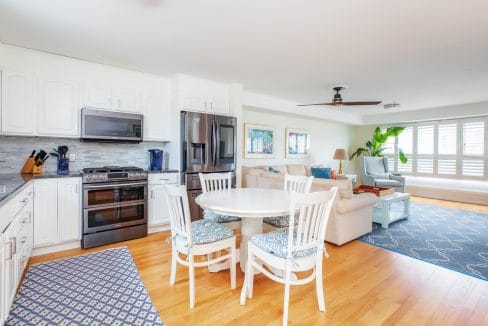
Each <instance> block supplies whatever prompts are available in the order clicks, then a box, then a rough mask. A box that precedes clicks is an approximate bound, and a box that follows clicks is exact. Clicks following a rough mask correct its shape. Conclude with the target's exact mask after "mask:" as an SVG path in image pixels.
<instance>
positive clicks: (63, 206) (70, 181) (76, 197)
mask: <svg viewBox="0 0 488 326" xmlns="http://www.w3.org/2000/svg"><path fill="white" fill-rule="evenodd" d="M57 216H58V241H59V242H64V241H76V240H80V239H81V179H80V178H62V179H58V215H57Z"/></svg>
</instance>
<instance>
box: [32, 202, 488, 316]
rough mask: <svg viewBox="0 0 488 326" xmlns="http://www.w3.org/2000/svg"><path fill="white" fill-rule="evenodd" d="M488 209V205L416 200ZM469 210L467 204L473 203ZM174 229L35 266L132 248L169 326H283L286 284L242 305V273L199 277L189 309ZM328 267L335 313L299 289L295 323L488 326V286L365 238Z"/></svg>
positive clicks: (340, 251)
mask: <svg viewBox="0 0 488 326" xmlns="http://www.w3.org/2000/svg"><path fill="white" fill-rule="evenodd" d="M414 201H419V202H429V203H433V204H437V205H448V206H450V205H454V207H458V208H462V209H475V210H480V211H485V212H488V207H486V206H479V205H469V204H460V203H455V204H452V203H451V202H442V201H438V200H436V201H435V202H432V201H430V200H427V199H422V198H415V199H414ZM466 205H467V206H466ZM168 236H169V233H168V232H163V233H157V234H153V235H150V236H149V237H147V238H144V239H138V240H132V241H127V242H124V243H117V244H113V245H108V246H103V247H98V248H95V249H88V250H82V249H74V250H67V251H63V252H58V253H54V254H48V255H43V256H37V257H33V258H31V259H30V261H29V264H36V263H40V262H45V261H49V260H52V259H58V258H64V257H69V256H74V255H80V254H85V253H89V252H94V251H99V250H103V249H106V248H112V247H119V246H127V247H128V248H129V250H130V252H131V253H132V256H133V257H134V261H135V263H136V265H137V268H138V269H139V273H140V274H141V277H142V280H143V282H144V284H145V286H146V288H147V289H148V291H149V295H150V296H151V299H152V301H153V302H154V305H155V306H156V309H157V310H158V312H159V314H160V316H161V319H162V320H163V321H164V322H165V323H167V324H168V325H226V324H239V325H240V324H242V325H267V324H274V325H279V324H281V314H282V307H283V286H282V285H281V284H278V283H274V282H273V281H271V280H269V279H267V278H266V277H264V276H262V275H258V276H256V277H255V281H254V296H253V298H252V299H250V300H248V301H247V303H246V305H245V306H240V305H239V294H240V289H241V286H242V281H243V277H242V273H241V272H240V269H238V278H237V284H238V287H237V289H236V290H231V289H230V280H229V272H228V271H223V272H220V273H216V274H212V273H209V272H208V271H207V270H206V269H204V268H199V269H197V272H196V307H195V308H194V309H192V310H190V309H189V306H188V270H187V269H186V268H184V267H182V266H178V272H177V278H176V285H174V286H170V285H169V273H170V259H171V251H170V244H169V243H167V242H166V241H165V239H166V238H167V237H168ZM327 250H328V251H329V254H330V258H329V259H327V260H326V261H325V263H324V280H325V281H324V285H325V295H326V304H327V312H326V313H322V312H319V311H318V308H317V303H316V297H315V287H314V283H310V284H307V285H303V286H296V287H292V290H291V297H290V316H289V320H290V324H293V325H324V324H329V325H345V324H354V325H378V324H385V325H397V324H400V325H488V282H485V281H482V280H479V279H476V278H473V277H469V276H466V275H463V274H459V273H457V272H454V271H451V270H448V269H444V268H442V267H439V266H436V265H432V264H428V263H425V262H422V261H419V260H416V259H413V258H410V257H406V256H403V255H400V254H396V253H393V252H389V251H386V250H383V249H381V248H378V247H374V246H371V245H368V244H366V243H363V242H360V241H353V242H351V243H349V244H346V245H344V246H341V247H337V246H334V245H331V244H327Z"/></svg>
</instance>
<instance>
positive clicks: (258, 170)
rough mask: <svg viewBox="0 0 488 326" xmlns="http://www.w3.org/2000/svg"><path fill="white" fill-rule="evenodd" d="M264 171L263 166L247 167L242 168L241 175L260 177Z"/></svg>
mask: <svg viewBox="0 0 488 326" xmlns="http://www.w3.org/2000/svg"><path fill="white" fill-rule="evenodd" d="M266 171H267V169H266V167H265V166H249V167H243V168H242V173H243V174H249V175H261V174H263V173H264V172H266Z"/></svg>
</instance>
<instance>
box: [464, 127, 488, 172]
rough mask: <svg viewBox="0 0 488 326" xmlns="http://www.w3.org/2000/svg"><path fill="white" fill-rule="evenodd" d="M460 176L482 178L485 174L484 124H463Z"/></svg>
mask: <svg viewBox="0 0 488 326" xmlns="http://www.w3.org/2000/svg"><path fill="white" fill-rule="evenodd" d="M462 126H463V140H462V144H463V159H462V163H461V165H462V175H463V176H468V177H482V176H483V175H484V174H485V161H486V159H485V157H484V156H485V154H486V153H485V123H484V121H470V122H465V123H463V125H462Z"/></svg>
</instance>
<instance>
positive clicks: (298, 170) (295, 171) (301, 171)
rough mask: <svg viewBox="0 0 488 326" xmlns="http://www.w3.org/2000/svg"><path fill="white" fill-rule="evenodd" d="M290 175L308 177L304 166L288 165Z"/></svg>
mask: <svg viewBox="0 0 488 326" xmlns="http://www.w3.org/2000/svg"><path fill="white" fill-rule="evenodd" d="M286 170H287V171H288V174H291V175H302V176H307V169H306V168H305V165H303V164H288V165H287V166H286Z"/></svg>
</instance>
